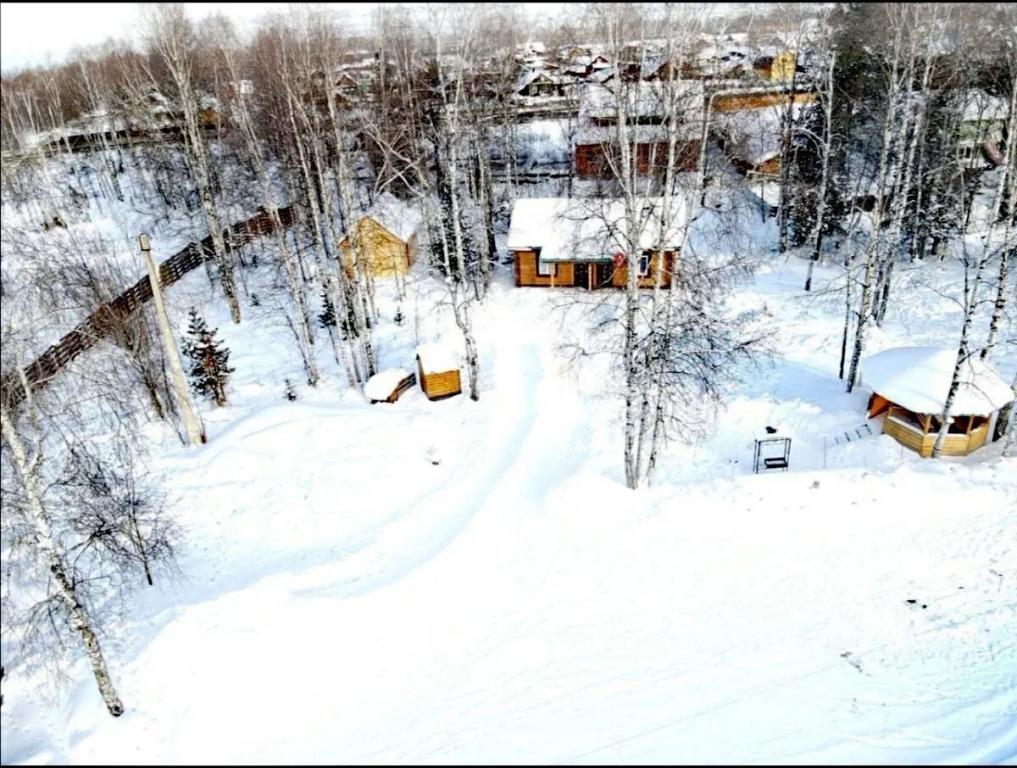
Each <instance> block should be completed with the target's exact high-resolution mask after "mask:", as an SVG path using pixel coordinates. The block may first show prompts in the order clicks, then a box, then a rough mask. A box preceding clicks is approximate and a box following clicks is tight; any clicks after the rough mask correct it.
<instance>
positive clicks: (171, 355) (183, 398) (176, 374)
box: [138, 235, 205, 445]
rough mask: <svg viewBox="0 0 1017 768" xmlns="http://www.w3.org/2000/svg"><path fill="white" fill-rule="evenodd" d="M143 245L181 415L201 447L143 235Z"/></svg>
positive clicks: (155, 269) (191, 440) (190, 439)
mask: <svg viewBox="0 0 1017 768" xmlns="http://www.w3.org/2000/svg"><path fill="white" fill-rule="evenodd" d="M138 240H139V242H140V243H141V252H142V253H143V254H144V256H145V267H146V269H148V279H149V282H151V284H152V300H153V302H154V303H155V316H156V318H157V319H158V321H159V330H160V331H161V332H162V341H163V346H164V347H165V348H166V359H167V360H168V361H169V364H170V370H171V371H172V372H173V383H174V384H175V385H176V388H177V399H178V400H179V401H180V413H181V414H182V415H183V417H184V429H185V430H186V432H187V440H188V442H189V443H190V444H191V445H201V444H202V443H204V442H205V435H204V432H203V431H202V430H201V428H200V427H199V426H198V419H197V416H195V414H194V409H193V408H192V407H191V398H190V397H189V396H188V394H187V382H186V380H185V379H184V368H183V366H182V365H181V364H180V352H179V351H178V350H177V343H176V341H175V340H174V339H173V331H172V330H171V329H170V324H169V318H168V317H167V316H166V307H165V305H164V304H163V303H162V289H161V288H160V286H159V269H158V267H156V265H155V262H154V261H153V260H152V248H151V245H149V242H148V235H141V236H140V237H139V238H138Z"/></svg>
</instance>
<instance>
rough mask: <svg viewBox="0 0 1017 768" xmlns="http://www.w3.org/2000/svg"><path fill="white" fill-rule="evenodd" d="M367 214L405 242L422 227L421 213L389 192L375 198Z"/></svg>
mask: <svg viewBox="0 0 1017 768" xmlns="http://www.w3.org/2000/svg"><path fill="white" fill-rule="evenodd" d="M364 215H365V216H370V217H371V218H372V219H374V220H375V221H376V222H378V223H379V224H381V226H383V227H384V228H385V229H387V230H388V231H389V232H391V233H392V234H393V235H395V236H396V237H398V238H399V239H400V240H402V241H403V242H404V243H405V242H406V241H408V240H409V239H410V238H411V237H413V234H414V233H415V232H417V231H418V230H419V229H420V225H421V223H422V221H423V219H422V218H421V216H420V213H419V212H418V211H417V210H416V209H415V208H412V207H410V206H409V205H407V204H406V203H405V202H403V201H402V200H400V199H399V198H397V197H395V196H394V195H392V194H389V193H388V192H385V193H383V194H381V195H378V196H377V197H375V198H374V205H372V206H371V207H370V208H369V209H368V210H367V212H366V213H365V214H364Z"/></svg>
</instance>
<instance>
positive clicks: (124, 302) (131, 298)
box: [0, 205, 296, 409]
mask: <svg viewBox="0 0 1017 768" xmlns="http://www.w3.org/2000/svg"><path fill="white" fill-rule="evenodd" d="M277 212H278V214H279V221H280V222H281V223H282V225H283V227H290V226H292V225H293V224H294V222H295V221H296V210H295V209H294V207H293V206H292V205H288V206H286V207H285V208H279V209H278V211H277ZM273 231H275V224H274V221H273V218H272V214H271V213H269V212H268V211H267V210H265V209H264V208H262V207H260V206H259V207H258V213H257V214H256V215H255V216H254V217H253V218H251V219H248V220H247V221H242V222H239V223H237V224H234V225H232V226H231V227H229V228H228V229H226V230H224V232H223V236H224V237H225V239H226V245H227V248H230V247H231V246H232V247H236V246H237V245H240V244H242V243H246V242H248V241H250V240H252V239H254V238H255V237H258V236H260V235H267V234H271V233H272V232H273ZM213 254H214V250H213V248H212V237H211V236H208V237H206V238H205V239H204V240H202V241H201V242H200V243H190V244H189V245H188V246H187V247H186V248H184V249H183V250H182V251H180V252H179V253H176V254H174V255H173V256H171V257H170V258H168V259H166V261H164V262H162V264H160V265H159V280H160V282H161V284H162V287H164V288H165V287H167V286H170V285H173V283H175V282H177V281H178V280H180V278H182V277H183V276H184V275H186V274H187V273H188V272H190V271H191V270H192V269H195V268H196V267H198V266H200V265H201V264H202V263H203V262H204V261H205V259H208V258H212V257H213ZM151 298H152V284H151V282H149V279H148V276H147V275H146V276H145V277H143V278H141V279H140V280H139V281H138V282H136V283H135V284H134V285H132V286H131V287H130V288H128V289H127V290H126V291H124V292H123V293H121V294H120V295H119V296H117V297H116V298H115V299H113V301H110V302H107V303H105V304H103V305H102V306H100V307H99V308H98V309H97V310H95V312H93V313H92V314H91V315H89V316H88V317H87V318H86V319H85V320H83V321H82V322H81V323H79V324H78V325H77V326H76V327H75V328H74V330H72V331H71V332H70V333H68V334H67V335H66V336H64V337H63V338H62V339H60V341H58V342H57V343H56V344H53V345H52V346H50V347H49V349H47V350H46V351H45V352H43V353H42V354H41V355H40V356H39V357H37V358H36V359H35V360H34V361H33V362H32V363H31V364H29V365H28V366H27V367H26V368H25V378H26V379H27V381H28V384H29V386H31V387H32V389H41V388H42V387H44V386H46V384H48V383H49V381H50V380H51V379H52V378H53V377H54V376H55V375H56V374H57V373H59V372H60V370H61V369H62V368H63V367H64V366H66V365H67V364H68V363H70V362H71V360H73V359H74V358H76V357H77V356H78V355H80V354H81V353H82V352H84V351H85V350H87V349H89V348H91V347H93V346H95V344H96V343H98V342H99V341H100V340H101V339H102V338H104V337H105V336H107V335H108V334H109V333H111V332H112V331H113V329H114V328H116V327H117V325H118V324H119V323H120V322H122V321H123V320H125V319H127V318H128V317H130V316H131V315H132V314H133V313H134V312H135V310H137V309H138V308H139V307H141V306H142V305H144V303H145V302H147V301H149V300H150V299H151ZM0 397H3V399H4V403H5V404H6V405H7V406H8V407H9V408H11V409H13V408H15V407H16V406H17V405H18V404H19V403H20V402H21V401H22V400H24V399H25V391H24V388H23V386H22V384H21V381H20V377H19V376H18V372H17V371H16V370H15V371H10V372H8V373H7V374H6V375H5V376H4V377H3V379H2V380H0Z"/></svg>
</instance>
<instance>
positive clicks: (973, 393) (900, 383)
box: [862, 347, 1014, 458]
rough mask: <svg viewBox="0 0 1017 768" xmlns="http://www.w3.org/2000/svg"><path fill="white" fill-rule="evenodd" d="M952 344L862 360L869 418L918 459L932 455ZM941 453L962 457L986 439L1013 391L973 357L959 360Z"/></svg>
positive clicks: (952, 360)
mask: <svg viewBox="0 0 1017 768" xmlns="http://www.w3.org/2000/svg"><path fill="white" fill-rule="evenodd" d="M956 362H957V350H956V349H942V348H938V347H897V348H895V349H888V350H885V351H883V352H880V353H879V354H876V355H872V356H871V357H868V358H866V359H865V360H863V361H862V382H863V383H864V384H865V385H866V386H868V387H869V388H871V389H872V395H871V396H870V397H869V405H868V415H869V418H876V417H879V416H882V417H883V430H882V431H883V434H885V435H889V436H890V437H892V438H893V439H894V440H896V441H897V442H898V443H900V444H901V445H903V446H904V447H906V448H910V449H911V450H912V451H915V452H916V453H917V454H918V455H919V456H921V457H922V458H928V457H929V456H931V455H932V449H933V446H934V445H935V444H936V439H937V437H938V436H939V432H940V429H941V428H942V426H943V416H944V410H945V407H946V398H947V393H948V392H949V390H950V384H951V382H952V380H953V372H954V367H955V365H956ZM959 382H960V383H959V386H958V388H957V393H956V394H955V396H954V400H953V403H952V407H951V408H950V420H949V424H948V426H947V434H946V437H945V438H944V441H943V447H942V455H944V456H966V455H967V454H969V453H971V452H972V451H976V450H978V449H979V448H981V447H982V446H983V445H985V444H986V443H987V442H989V439H990V435H992V432H993V426H994V422H995V419H996V418H998V412H999V409H1000V408H1002V407H1003V406H1005V405H1006V404H1007V403H1010V402H1012V401H1013V399H1014V393H1013V391H1012V390H1011V389H1010V387H1009V386H1008V385H1007V383H1006V382H1005V381H1004V380H1003V377H1002V376H1000V375H999V372H998V371H996V370H995V369H994V368H993V367H992V366H991V365H989V364H988V363H986V362H985V361H984V360H981V359H979V358H978V357H970V358H968V359H967V360H966V361H964V362H963V363H962V364H961V370H960V379H959Z"/></svg>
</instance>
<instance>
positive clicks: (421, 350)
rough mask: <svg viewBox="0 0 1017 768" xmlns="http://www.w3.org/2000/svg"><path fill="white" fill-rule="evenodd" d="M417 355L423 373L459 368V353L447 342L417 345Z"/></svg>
mask: <svg viewBox="0 0 1017 768" xmlns="http://www.w3.org/2000/svg"><path fill="white" fill-rule="evenodd" d="M417 357H418V358H419V359H420V367H421V368H422V369H423V371H424V373H425V374H428V373H445V372H446V371H455V370H458V369H459V362H460V357H459V353H458V352H456V351H455V349H453V348H452V347H450V346H449V345H448V344H442V343H439V342H431V343H429V344H421V345H420V346H419V347H417ZM386 397H387V395H386Z"/></svg>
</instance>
